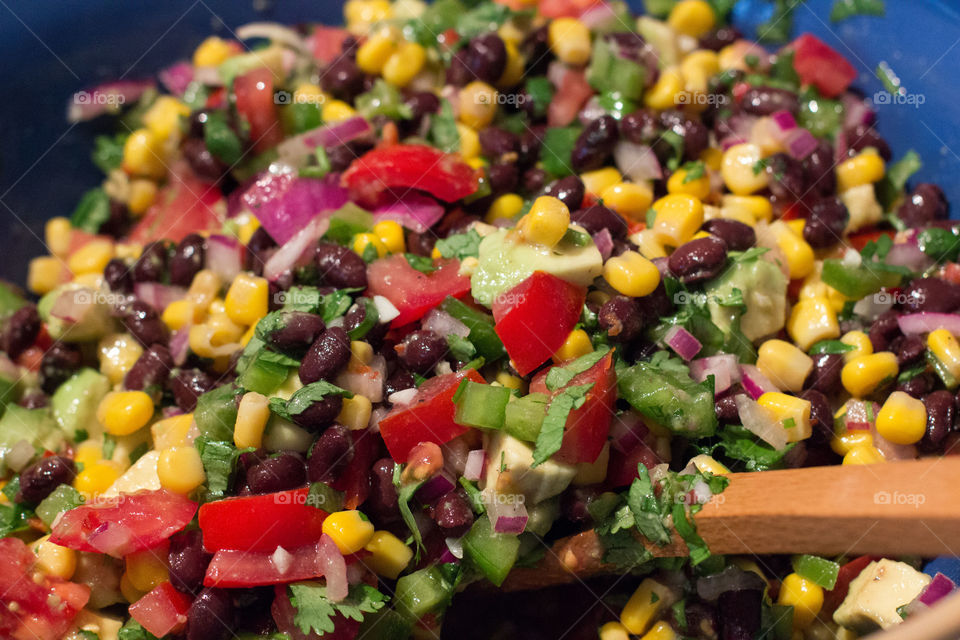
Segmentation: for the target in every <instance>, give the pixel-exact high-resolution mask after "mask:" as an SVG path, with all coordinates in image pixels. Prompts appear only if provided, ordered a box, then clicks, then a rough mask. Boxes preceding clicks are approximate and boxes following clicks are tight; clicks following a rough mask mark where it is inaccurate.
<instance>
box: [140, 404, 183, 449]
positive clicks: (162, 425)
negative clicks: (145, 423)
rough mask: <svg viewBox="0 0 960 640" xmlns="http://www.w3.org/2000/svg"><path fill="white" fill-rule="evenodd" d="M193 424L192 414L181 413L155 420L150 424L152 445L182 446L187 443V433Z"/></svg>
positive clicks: (161, 446)
mask: <svg viewBox="0 0 960 640" xmlns="http://www.w3.org/2000/svg"><path fill="white" fill-rule="evenodd" d="M192 426H193V414H192V413H182V414H180V415H178V416H170V417H169V418H164V419H163V420H157V421H156V422H154V423H153V424H152V425H150V435H151V436H153V446H154V448H156V449H169V448H171V447H182V446H184V445H185V444H187V434H188V433H189V432H190V428H191V427H192Z"/></svg>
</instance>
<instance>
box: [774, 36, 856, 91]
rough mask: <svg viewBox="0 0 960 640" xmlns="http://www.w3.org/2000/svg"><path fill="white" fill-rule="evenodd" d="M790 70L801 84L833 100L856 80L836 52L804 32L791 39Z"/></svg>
mask: <svg viewBox="0 0 960 640" xmlns="http://www.w3.org/2000/svg"><path fill="white" fill-rule="evenodd" d="M788 48H789V49H792V50H793V52H794V54H793V68H794V69H795V70H796V72H797V75H799V76H800V82H802V83H803V84H806V85H813V86H815V87H816V88H817V89H818V90H819V91H820V93H822V94H823V95H825V96H826V97H828V98H836V97H837V96H839V95H840V94H841V93H843V92H844V91H846V90H847V87H849V86H850V83H851V82H853V81H854V80H855V79H856V77H857V70H856V69H854V68H853V65H851V64H850V63H849V62H847V59H846V58H845V57H844V56H843V55H842V54H841V53H840V52H838V51H837V50H836V49H834V48H832V47H831V46H830V45H828V44H827V43H826V42H824V41H823V40H821V39H820V38H818V37H816V36H815V35H813V34H810V33H805V34H803V35H801V36H800V37H799V38H797V39H796V40H794V41H793V42H792V43H790V45H788Z"/></svg>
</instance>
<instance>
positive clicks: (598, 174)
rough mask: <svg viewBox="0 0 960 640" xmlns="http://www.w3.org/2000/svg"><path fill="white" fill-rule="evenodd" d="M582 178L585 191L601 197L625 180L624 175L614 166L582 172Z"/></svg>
mask: <svg viewBox="0 0 960 640" xmlns="http://www.w3.org/2000/svg"><path fill="white" fill-rule="evenodd" d="M580 180H581V181H583V191H584V193H586V194H587V195H589V196H593V197H595V198H599V197H600V196H601V195H602V194H603V192H604V191H606V190H607V189H609V188H610V187H612V186H613V185H615V184H619V183H621V182H623V175H622V174H621V173H620V172H619V171H618V170H617V169H616V168H614V167H603V168H602V169H595V170H593V171H587V172H586V173H583V174H581V176H580Z"/></svg>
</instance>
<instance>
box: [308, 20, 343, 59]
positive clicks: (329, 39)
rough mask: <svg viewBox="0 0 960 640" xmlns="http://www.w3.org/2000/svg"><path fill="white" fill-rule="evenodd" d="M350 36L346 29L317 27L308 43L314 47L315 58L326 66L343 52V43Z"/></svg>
mask: <svg viewBox="0 0 960 640" xmlns="http://www.w3.org/2000/svg"><path fill="white" fill-rule="evenodd" d="M349 35H350V33H349V32H348V31H347V30H346V29H341V28H339V27H327V26H324V25H317V26H316V27H314V29H313V33H312V34H311V35H310V37H309V38H308V39H307V41H308V43H309V44H311V45H312V47H311V48H312V50H313V57H314V58H315V59H317V60H319V61H320V62H323V63H324V64H329V63H331V62H333V61H334V60H336V59H337V58H338V57H339V56H340V54H341V53H342V52H343V41H344V40H346V39H347V36H349Z"/></svg>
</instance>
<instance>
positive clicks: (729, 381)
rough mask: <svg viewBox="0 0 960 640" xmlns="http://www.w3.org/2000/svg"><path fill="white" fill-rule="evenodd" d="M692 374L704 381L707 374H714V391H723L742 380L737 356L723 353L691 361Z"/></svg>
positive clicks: (698, 380)
mask: <svg viewBox="0 0 960 640" xmlns="http://www.w3.org/2000/svg"><path fill="white" fill-rule="evenodd" d="M690 375H691V376H693V379H694V380H696V381H697V382H703V381H704V380H706V379H707V376H710V375H712V376H713V388H714V393H723V392H724V391H726V390H727V389H729V388H730V387H731V386H732V385H733V383H734V382H739V381H740V367H739V366H738V365H737V356H735V355H731V354H728V353H722V354H719V355H715V356H709V357H706V358H699V359H697V360H694V361H693V362H691V363H690Z"/></svg>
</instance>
